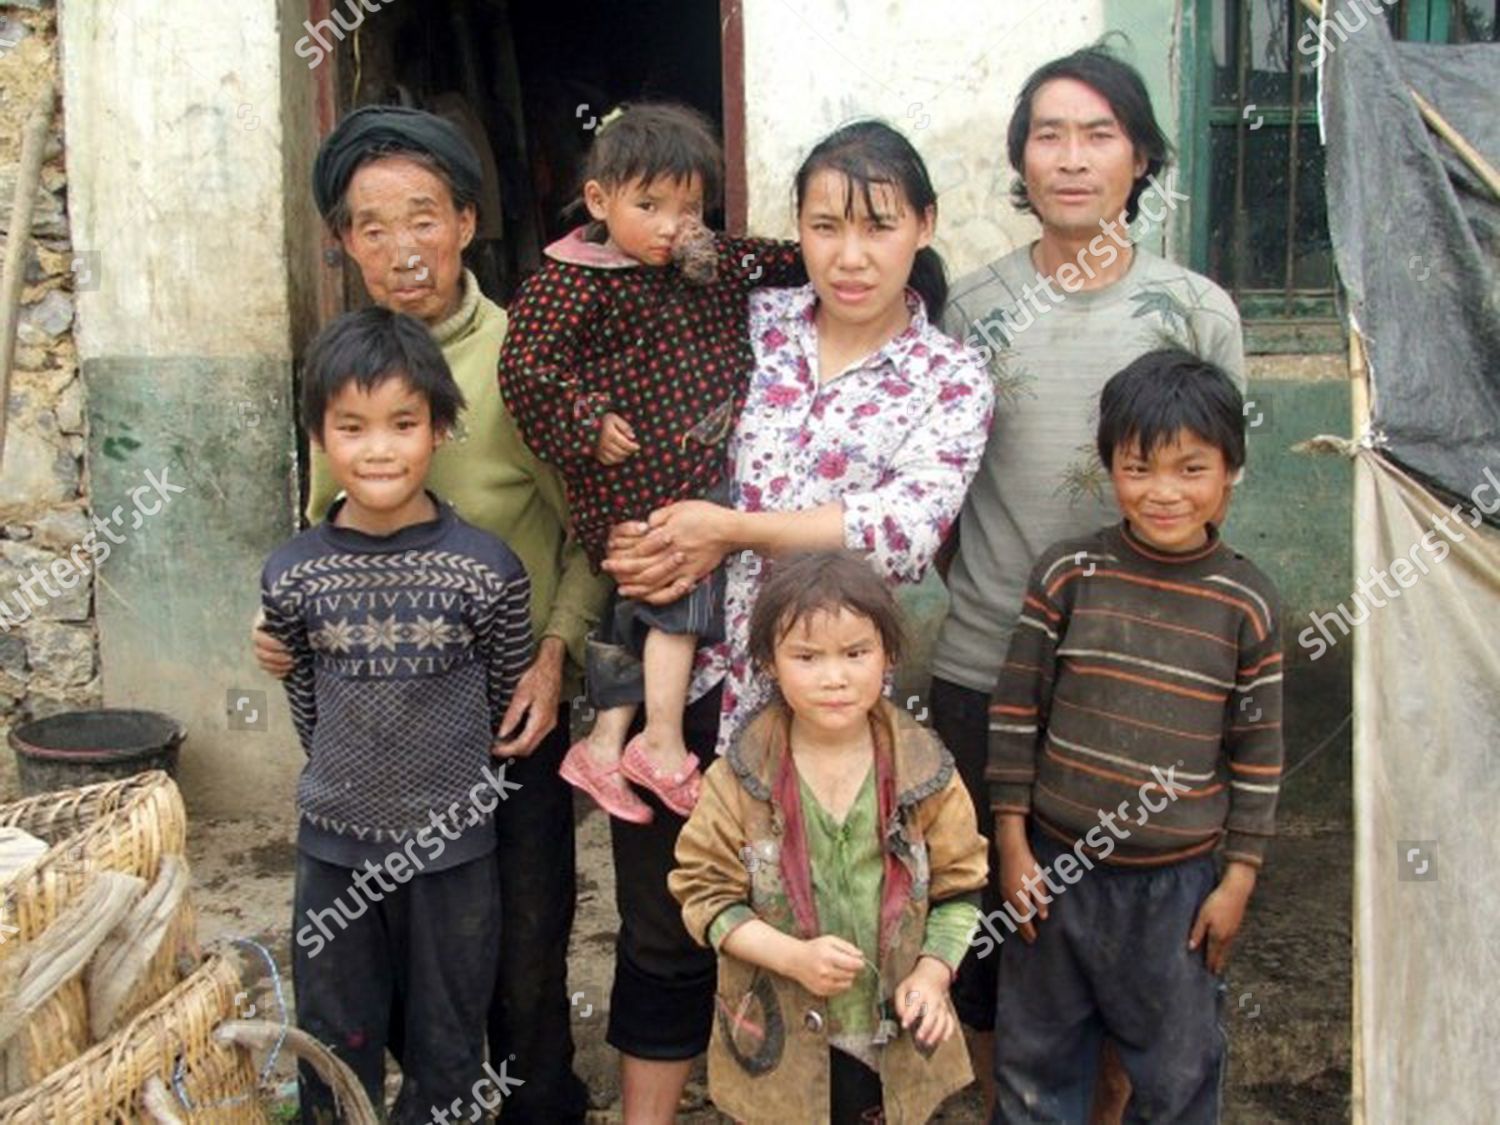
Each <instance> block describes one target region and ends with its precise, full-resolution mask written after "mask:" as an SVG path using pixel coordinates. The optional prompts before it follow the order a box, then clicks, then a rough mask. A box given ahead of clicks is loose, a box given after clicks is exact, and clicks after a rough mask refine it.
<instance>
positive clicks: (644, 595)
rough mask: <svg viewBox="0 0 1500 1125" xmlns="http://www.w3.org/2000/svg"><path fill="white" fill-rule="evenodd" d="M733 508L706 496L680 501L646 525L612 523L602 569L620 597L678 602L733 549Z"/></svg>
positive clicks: (655, 516) (655, 602)
mask: <svg viewBox="0 0 1500 1125" xmlns="http://www.w3.org/2000/svg"><path fill="white" fill-rule="evenodd" d="M733 519H734V512H733V511H732V510H731V509H729V508H723V507H720V506H719V505H718V504H712V503H710V502H708V501H707V500H682V501H679V502H678V503H676V504H668V505H667V506H666V507H664V508H658V509H657V510H656V511H654V512H652V513H651V517H650V519H649V520H647V521H646V522H645V523H640V522H638V521H637V522H630V523H621V524H616V525H615V527H614V529H613V530H612V531H611V532H610V536H609V544H608V554H607V556H606V558H605V560H604V569H605V570H606V571H607V572H608V573H610V574H612V575H613V576H614V579H615V584H616V586H617V587H618V588H619V591H620V594H621V595H622V596H623V597H627V598H634V599H636V600H637V601H643V602H647V603H649V604H651V605H664V604H665V603H667V602H672V601H676V600H677V599H678V598H680V597H682V596H683V595H684V594H686V593H687V592H688V591H689V590H691V589H692V588H693V586H694V584H695V583H697V582H698V581H699V580H700V579H702V578H704V577H705V576H707V575H708V574H709V573H710V572H712V570H713V569H714V567H716V566H718V565H719V563H720V562H722V561H723V559H724V556H725V555H726V554H728V553H729V552H730V551H731V550H733V549H734V547H735V544H734V543H733V541H732V539H731V538H730V529H731V525H732V521H733Z"/></svg>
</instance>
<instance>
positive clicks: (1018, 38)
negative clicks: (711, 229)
mask: <svg viewBox="0 0 1500 1125" xmlns="http://www.w3.org/2000/svg"><path fill="white" fill-rule="evenodd" d="M1176 10H1177V0H1130V2H1129V3H1125V2H1123V0H1054V2H1052V3H1049V4H1028V3H1022V2H1020V0H1009V2H1006V3H983V4H981V3H975V2H974V0H933V2H931V3H928V4H923V5H921V6H920V7H913V6H912V5H910V4H904V3H900V2H899V0H859V2H858V3H850V2H849V0H807V2H805V3H800V4H797V5H796V6H795V10H794V9H793V7H792V6H789V5H786V4H782V3H781V2H780V0H746V2H745V4H744V24H745V102H746V112H745V129H746V137H745V148H746V163H747V179H748V184H749V195H750V208H749V218H750V229H751V230H752V231H754V232H756V233H758V234H767V235H784V236H785V235H790V234H791V232H792V231H794V229H795V220H794V217H793V211H792V192H791V187H792V177H793V175H794V174H795V172H796V170H797V166H798V164H800V163H801V161H802V159H803V157H804V156H805V155H806V154H807V152H808V150H809V149H811V148H812V146H813V145H814V144H815V143H817V141H818V140H819V139H820V138H821V137H823V136H824V135H826V134H827V133H829V132H830V131H832V130H833V129H835V128H836V127H837V126H839V125H840V124H843V123H844V122H846V121H849V120H851V119H853V118H856V117H869V116H873V117H881V118H884V119H885V120H886V121H889V122H890V123H891V124H892V125H894V126H896V127H897V128H899V129H901V130H902V131H903V132H905V133H906V135H907V136H908V137H909V138H911V141H912V143H913V144H915V145H916V146H917V149H918V150H919V151H920V152H921V153H922V156H923V158H924V159H925V160H926V161H927V165H928V169H929V171H930V173H931V175H932V180H933V186H934V187H935V188H936V189H937V191H938V207H939V212H940V214H939V220H938V231H937V246H938V249H939V251H940V252H941V253H942V254H943V256H944V258H945V259H946V261H947V263H948V268H949V272H950V274H951V275H952V276H954V277H957V276H960V275H962V274H964V273H966V272H968V271H969V270H972V269H975V268H976V267H978V266H981V265H983V264H984V263H985V262H988V261H990V260H991V259H993V258H995V257H998V256H999V255H1000V254H1003V253H1005V252H1006V251H1007V250H1011V249H1013V248H1015V247H1016V246H1019V245H1022V244H1023V243H1025V242H1027V241H1029V240H1030V239H1032V238H1034V237H1035V236H1036V225H1035V222H1034V221H1033V220H1031V219H1030V218H1028V217H1026V216H1023V215H1020V214H1018V213H1017V212H1016V211H1015V210H1014V208H1012V207H1011V205H1010V202H1009V199H1008V195H1009V190H1010V184H1011V181H1012V179H1013V173H1012V172H1011V169H1010V165H1009V162H1008V161H1007V160H1006V156H1005V129H1006V125H1007V123H1008V122H1009V120H1010V114H1011V107H1012V106H1013V105H1014V103H1015V98H1016V92H1017V91H1018V90H1019V89H1020V88H1021V84H1022V83H1023V82H1024V81H1025V79H1026V76H1027V75H1028V74H1030V73H1031V71H1033V70H1034V69H1036V67H1038V66H1040V65H1041V64H1042V63H1044V62H1046V61H1047V60H1048V59H1052V58H1055V57H1057V56H1058V55H1064V54H1067V53H1068V52H1069V51H1072V50H1075V49H1077V48H1078V47H1081V46H1085V45H1087V44H1089V43H1092V42H1095V41H1096V40H1098V39H1100V38H1102V37H1104V36H1105V35H1106V34H1109V35H1110V42H1111V45H1112V46H1113V47H1114V49H1115V50H1117V51H1118V53H1119V54H1120V55H1121V56H1122V57H1124V58H1126V59H1128V60H1129V61H1130V62H1132V63H1133V64H1134V65H1136V66H1137V67H1138V68H1139V69H1140V70H1141V71H1142V73H1143V75H1144V76H1145V77H1146V80H1147V83H1148V85H1149V86H1150V88H1151V94H1152V99H1153V101H1154V103H1155V105H1156V109H1157V113H1158V115H1159V117H1160V119H1161V121H1162V124H1163V127H1164V128H1166V129H1167V130H1168V132H1169V133H1175V130H1176V121H1177V98H1176V94H1175V92H1174V88H1173V86H1172V82H1171V77H1170V76H1171V66H1172V59H1173V56H1174V51H1173V42H1174V39H1175V28H1176V18H1177V17H1176ZM1127 37H1128V38H1127ZM1154 241H1155V243H1156V244H1157V245H1159V239H1156V240H1154Z"/></svg>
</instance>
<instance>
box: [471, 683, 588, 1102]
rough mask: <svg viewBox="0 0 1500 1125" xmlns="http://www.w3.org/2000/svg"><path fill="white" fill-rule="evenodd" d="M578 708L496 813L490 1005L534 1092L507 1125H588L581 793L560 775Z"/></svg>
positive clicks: (493, 1037)
mask: <svg viewBox="0 0 1500 1125" xmlns="http://www.w3.org/2000/svg"><path fill="white" fill-rule="evenodd" d="M568 718H569V715H568V709H567V708H566V707H564V708H563V709H562V710H561V711H560V713H559V714H558V717H557V726H556V727H554V728H553V730H552V732H551V733H550V734H548V735H547V737H546V738H545V739H543V740H542V742H541V744H540V745H539V746H538V747H537V748H536V750H535V751H533V752H532V755H531V756H530V757H529V758H514V759H512V760H511V765H510V769H509V771H508V772H507V775H506V776H507V777H508V778H509V779H510V780H511V781H518V782H520V783H521V788H520V789H518V790H515V791H513V792H512V793H511V794H510V797H509V799H507V800H506V801H504V802H502V803H501V805H500V807H499V808H498V809H497V810H496V812H495V831H496V833H497V834H498V836H499V841H500V845H499V855H500V862H501V865H502V867H503V871H502V874H501V878H500V902H501V908H502V914H503V917H504V919H505V925H504V927H503V928H502V929H501V932H500V952H499V967H498V973H497V975H496V979H495V994H494V999H493V1000H492V1002H491V1004H490V1013H489V1043H490V1059H491V1060H492V1061H493V1060H500V1059H508V1058H509V1057H510V1056H514V1057H515V1061H514V1062H512V1063H510V1073H511V1074H515V1075H519V1076H520V1077H521V1078H522V1079H523V1080H524V1084H523V1085H521V1086H518V1087H515V1090H514V1093H513V1094H512V1095H511V1096H510V1097H508V1098H506V1099H505V1105H504V1108H503V1110H502V1112H501V1116H502V1117H503V1119H504V1120H505V1121H507V1122H512V1123H514V1122H531V1121H536V1122H547V1123H549V1125H550V1123H552V1122H571V1121H582V1120H583V1117H584V1114H585V1113H587V1112H588V1088H587V1087H586V1086H585V1085H584V1084H583V1082H582V1080H580V1079H579V1077H578V1076H577V1075H576V1074H574V1073H573V1032H572V1027H571V1025H570V1022H569V1021H570V1020H571V1018H572V1007H571V1005H570V1004H569V1001H568V938H569V935H570V934H571V933H572V931H573V911H574V906H575V903H576V901H577V889H578V885H577V877H576V870H575V852H574V841H573V787H572V786H571V785H569V784H568V783H567V782H565V781H564V780H562V778H560V777H558V776H557V766H558V763H559V762H561V761H562V757H563V755H564V754H566V753H567V751H568Z"/></svg>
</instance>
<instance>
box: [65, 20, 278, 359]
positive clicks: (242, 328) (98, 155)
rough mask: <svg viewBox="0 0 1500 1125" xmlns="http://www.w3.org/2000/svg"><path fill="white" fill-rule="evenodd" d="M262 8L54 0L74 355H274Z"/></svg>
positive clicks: (273, 38) (269, 75) (274, 78)
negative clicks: (84, 264) (84, 284)
mask: <svg viewBox="0 0 1500 1125" xmlns="http://www.w3.org/2000/svg"><path fill="white" fill-rule="evenodd" d="M277 7H278V5H277V4H275V3H265V2H261V3H240V4H227V5H203V4H199V3H173V4H165V3H162V2H161V0H111V2H110V3H109V4H102V3H100V2H99V0H61V3H60V5H59V9H60V11H59V16H60V30H61V42H62V54H63V83H64V90H65V105H66V109H67V128H68V178H69V193H68V208H69V211H70V214H71V219H72V232H73V246H74V250H75V253H78V252H92V253H97V255H98V259H97V261H98V265H99V268H100V271H101V274H102V278H103V282H102V284H100V285H98V286H97V288H95V289H93V290H92V291H88V292H82V293H80V294H79V300H78V306H79V330H78V350H79V353H80V357H81V358H83V359H89V358H92V357H94V356H98V355H102V354H109V355H151V356H168V355H190V356H245V355H258V356H261V357H264V358H272V357H275V358H282V357H288V358H289V357H290V342H289V341H290V333H289V331H288V319H287V317H288V313H287V292H286V290H287V282H286V275H287V266H286V251H285V239H284V232H283V214H284V208H283V206H282V198H283V184H282V155H281V145H282V135H281V114H280V106H281V74H280V65H279V59H280V54H281V32H280V28H279V26H278V19H277ZM299 186H300V185H299Z"/></svg>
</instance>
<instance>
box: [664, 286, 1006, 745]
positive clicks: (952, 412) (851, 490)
mask: <svg viewBox="0 0 1500 1125" xmlns="http://www.w3.org/2000/svg"><path fill="white" fill-rule="evenodd" d="M906 303H907V307H908V308H909V309H910V310H911V323H910V325H909V326H908V327H907V329H906V330H905V331H904V332H902V333H901V334H900V335H898V336H896V337H895V338H894V339H893V340H891V341H890V342H889V343H887V344H886V345H885V346H884V347H882V348H881V349H880V350H879V351H877V352H875V353H874V354H873V355H871V356H869V357H868V358H867V359H865V360H864V361H863V362H861V363H859V364H858V365H856V366H853V367H850V368H848V369H846V370H845V371H843V372H841V373H839V374H838V375H837V376H835V377H834V378H832V379H829V380H828V381H826V382H824V383H822V384H821V385H819V383H818V378H817V374H816V371H815V368H816V364H817V356H818V334H817V327H816V325H815V324H814V321H813V314H814V312H815V311H816V309H817V297H816V295H815V294H814V292H813V288H812V286H811V285H806V286H803V287H801V288H799V289H763V290H759V291H757V292H756V293H754V294H753V295H752V296H751V298H750V341H751V345H752V346H753V348H754V350H755V361H756V367H755V374H754V375H753V376H752V380H751V384H750V392H749V399H748V401H747V402H746V404H745V408H744V411H743V412H742V413H741V415H740V419H739V424H738V425H737V426H736V428H735V431H734V434H733V436H732V437H731V438H730V444H729V457H730V463H731V465H732V466H733V479H732V483H731V492H730V496H731V503H732V504H733V506H734V507H735V508H737V509H739V510H740V511H745V512H770V511H780V512H794V511H803V510H806V509H808V508H816V507H818V506H819V505H822V504H826V503H829V502H830V501H834V500H839V501H842V502H843V505H844V546H846V547H849V548H850V549H852V550H856V551H862V552H865V553H866V554H868V555H869V557H870V561H871V563H872V565H873V566H874V567H875V568H876V570H877V571H878V572H879V573H880V574H881V575H883V576H884V577H885V578H886V579H887V580H888V581H890V582H917V581H919V580H920V579H921V578H922V576H923V574H925V573H926V571H927V567H928V565H929V564H930V563H931V562H932V559H933V556H934V555H935V554H936V553H937V549H938V546H939V544H941V543H942V541H943V537H944V536H945V535H947V533H948V528H949V527H950V526H951V525H952V523H953V521H954V520H955V519H956V518H957V517H958V512H959V509H960V507H961V506H962V505H963V499H964V492H965V491H966V490H967V488H968V486H969V481H970V480H971V479H972V478H973V476H974V473H975V472H976V470H977V469H978V467H979V460H980V456H981V455H982V454H983V452H984V446H985V440H986V438H987V437H988V436H989V429H990V410H991V407H992V405H993V400H994V393H993V389H992V386H991V383H990V378H989V376H988V375H987V374H986V373H985V370H984V368H983V367H982V366H981V365H980V363H979V362H978V357H977V356H975V355H974V354H973V353H972V352H971V351H969V350H967V349H965V348H964V347H963V345H961V344H959V343H958V342H956V341H955V340H953V339H951V338H949V337H948V336H945V335H944V334H943V333H942V332H940V331H939V330H938V329H937V328H935V327H934V326H933V325H932V324H931V323H930V322H929V321H928V319H927V313H926V310H925V308H924V306H923V304H922V301H921V299H920V298H919V297H918V296H917V295H916V294H915V293H914V292H912V291H911V290H907V293H906ZM724 565H725V572H726V584H725V585H726V590H725V599H724V618H725V622H724V625H725V639H724V640H723V641H722V642H720V643H719V644H717V645H712V646H706V647H704V648H702V649H700V650H699V651H698V656H697V662H696V664H695V667H694V674H693V686H692V692H691V695H692V697H693V698H695V699H696V698H698V697H699V696H701V695H703V694H705V693H706V692H708V691H709V690H710V689H711V688H712V687H713V685H714V684H716V683H718V682H719V681H721V680H722V681H723V682H724V695H723V714H722V716H721V719H720V723H719V743H718V747H719V752H720V753H722V752H723V751H724V749H725V748H726V747H727V746H728V745H729V743H730V740H731V739H733V737H734V735H735V734H736V733H737V732H738V731H739V729H740V727H741V726H742V725H743V724H744V721H745V720H746V719H747V718H748V717H749V716H750V715H751V714H752V713H753V712H754V711H755V710H756V708H758V707H759V706H760V705H761V704H763V703H764V702H765V701H766V700H767V699H768V698H769V697H770V684H769V682H768V681H767V680H766V679H765V677H763V676H753V675H752V674H751V670H750V660H749V651H748V650H749V636H750V610H751V608H752V607H753V606H754V604H755V598H756V595H757V594H758V593H759V591H760V587H761V583H762V582H764V581H765V578H766V577H767V573H766V572H767V571H768V570H769V568H770V566H771V565H773V564H772V563H771V562H770V561H769V560H762V559H761V558H760V556H758V555H757V554H755V553H754V552H753V551H742V552H739V553H736V554H731V555H728V556H726V557H725V560H724Z"/></svg>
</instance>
